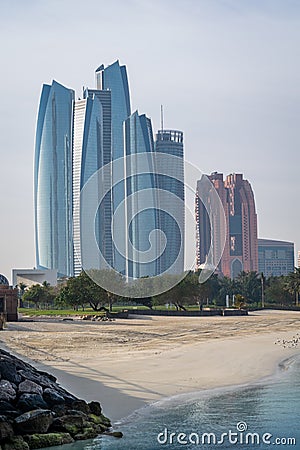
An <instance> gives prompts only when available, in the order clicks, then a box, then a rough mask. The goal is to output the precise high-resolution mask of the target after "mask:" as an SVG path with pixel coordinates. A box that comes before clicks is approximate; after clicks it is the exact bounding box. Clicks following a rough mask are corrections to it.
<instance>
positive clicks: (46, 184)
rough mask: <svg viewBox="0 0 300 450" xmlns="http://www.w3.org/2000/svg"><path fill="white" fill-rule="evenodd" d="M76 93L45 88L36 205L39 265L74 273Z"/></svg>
mask: <svg viewBox="0 0 300 450" xmlns="http://www.w3.org/2000/svg"><path fill="white" fill-rule="evenodd" d="M73 101H74V91H73V90H72V89H67V88H65V87H64V86H62V85H61V84H59V83H57V82H56V81H53V83H52V85H51V86H50V85H46V84H45V85H44V86H43V89H42V94H41V99H40V107H39V112H38V119H37V129H36V145H35V170H34V202H35V230H36V232H35V237H36V264H37V268H38V269H45V268H46V269H57V271H58V274H59V276H70V275H72V274H73V240H72V177H71V173H72V110H73Z"/></svg>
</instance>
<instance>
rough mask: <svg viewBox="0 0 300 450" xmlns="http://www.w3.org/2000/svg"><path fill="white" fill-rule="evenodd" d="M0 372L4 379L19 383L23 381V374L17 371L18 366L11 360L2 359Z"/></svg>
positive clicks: (0, 360)
mask: <svg viewBox="0 0 300 450" xmlns="http://www.w3.org/2000/svg"><path fill="white" fill-rule="evenodd" d="M0 373H1V379H2V380H3V379H4V380H7V381H10V382H11V383H14V384H19V383H20V382H21V381H22V378H21V376H20V375H19V374H18V373H17V369H16V366H15V365H14V364H13V363H12V362H11V361H7V360H5V359H4V360H3V359H0Z"/></svg>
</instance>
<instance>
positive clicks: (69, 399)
mask: <svg viewBox="0 0 300 450" xmlns="http://www.w3.org/2000/svg"><path fill="white" fill-rule="evenodd" d="M53 388H54V389H55V391H56V392H57V393H58V394H59V395H61V396H62V397H63V398H64V400H65V402H66V405H67V406H71V405H72V403H73V402H74V401H75V400H78V398H77V397H75V396H74V395H73V394H70V392H67V391H66V390H65V389H63V388H62V387H61V386H58V385H55V386H54V387H53Z"/></svg>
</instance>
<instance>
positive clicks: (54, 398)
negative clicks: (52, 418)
mask: <svg viewBox="0 0 300 450" xmlns="http://www.w3.org/2000/svg"><path fill="white" fill-rule="evenodd" d="M43 398H44V400H45V402H46V403H47V404H48V405H49V406H51V407H52V406H54V405H61V404H64V403H65V399H64V397H63V396H62V395H60V394H59V393H58V392H57V391H56V390H54V389H50V388H46V389H45V390H44V394H43Z"/></svg>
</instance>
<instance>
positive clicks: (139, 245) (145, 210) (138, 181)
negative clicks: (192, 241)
mask: <svg viewBox="0 0 300 450" xmlns="http://www.w3.org/2000/svg"><path fill="white" fill-rule="evenodd" d="M125 150H126V155H127V156H130V158H129V159H128V160H127V161H126V183H125V192H126V229H127V233H128V235H127V239H126V241H127V249H126V253H127V268H126V274H127V275H128V277H131V278H140V277H145V276H155V275H157V273H158V271H157V243H156V238H155V236H153V239H152V242H150V241H149V237H150V234H151V232H152V231H154V230H155V229H156V228H157V199H156V191H155V188H156V177H155V167H154V161H153V150H154V144H153V133H152V125H151V121H150V119H149V118H148V117H146V116H145V114H142V115H139V114H138V112H137V111H136V112H134V113H133V114H132V115H131V116H130V117H129V118H128V119H127V120H126V121H125ZM141 155H143V156H144V157H143V158H139V156H141Z"/></svg>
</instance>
